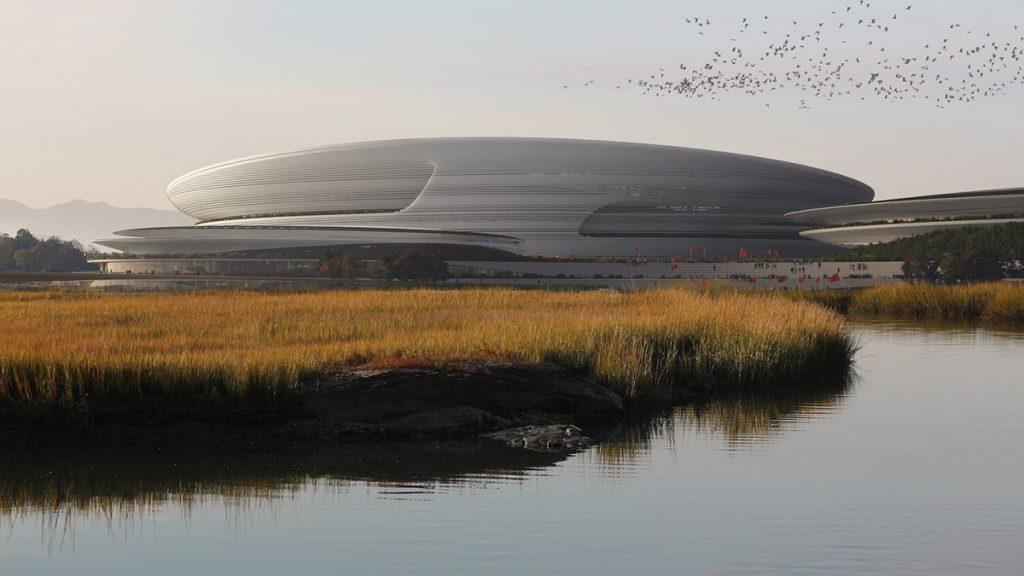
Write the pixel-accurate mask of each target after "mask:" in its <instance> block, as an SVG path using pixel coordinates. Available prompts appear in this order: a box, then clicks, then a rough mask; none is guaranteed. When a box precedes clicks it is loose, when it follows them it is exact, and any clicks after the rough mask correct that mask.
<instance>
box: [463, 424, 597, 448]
mask: <svg viewBox="0 0 1024 576" xmlns="http://www.w3.org/2000/svg"><path fill="white" fill-rule="evenodd" d="M482 436H483V437H484V438H488V439H490V440H496V441H498V442H501V443H503V444H505V445H506V446H509V447H511V448H525V449H527V450H533V451H535V452H564V451H573V450H582V449H583V448H586V447H588V446H590V445H591V444H592V442H593V441H592V440H591V439H590V438H588V437H587V436H584V435H583V431H582V430H580V429H579V428H577V427H576V426H573V425H571V424H552V425H548V426H523V427H520V428H511V429H509V430H499V431H497V432H490V433H488V434H482Z"/></svg>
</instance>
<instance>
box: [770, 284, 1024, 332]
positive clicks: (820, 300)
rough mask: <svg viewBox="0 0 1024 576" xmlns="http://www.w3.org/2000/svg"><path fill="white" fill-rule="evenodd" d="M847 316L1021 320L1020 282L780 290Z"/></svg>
mask: <svg viewBox="0 0 1024 576" xmlns="http://www.w3.org/2000/svg"><path fill="white" fill-rule="evenodd" d="M780 294H784V295H785V296H787V297H789V298H792V299H794V300H803V301H810V302H814V303H816V304H820V305H822V306H825V307H828V308H830V309H832V310H836V311H838V312H842V313H843V314H847V315H849V316H853V317H856V316H875V317H878V316H882V317H892V318H913V319H926V320H982V321H985V322H995V323H1007V324H1010V323H1021V322H1024V283H1011V282H988V283H982V284H964V285H958V286H944V285H935V284H889V285H886V286H876V287H872V288H865V289H863V290H850V291H833V290H822V291H814V292H782V293H780Z"/></svg>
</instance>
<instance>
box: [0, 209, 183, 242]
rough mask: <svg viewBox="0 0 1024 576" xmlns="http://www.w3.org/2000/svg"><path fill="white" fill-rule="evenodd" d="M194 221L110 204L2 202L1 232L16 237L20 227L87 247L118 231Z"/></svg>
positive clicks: (172, 213) (171, 212)
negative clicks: (41, 205) (36, 205)
mask: <svg viewBox="0 0 1024 576" xmlns="http://www.w3.org/2000/svg"><path fill="white" fill-rule="evenodd" d="M194 222H195V220H193V219H192V218H189V217H188V216H186V215H184V214H182V213H181V212H178V211H177V210H159V209H156V208H118V207H116V206H111V205H110V204H107V203H106V202H86V201H85V200H72V201H71V202H66V203H64V204H57V205H56V206H50V207H49V208H29V207H28V206H25V205H24V204H22V203H21V202H17V201H15V200H5V199H0V233H4V232H6V233H7V234H10V235H12V236H13V235H14V233H15V232H17V231H18V229H19V228H27V229H29V230H30V231H31V232H32V234H33V235H35V236H36V237H38V238H42V237H45V236H59V237H61V238H63V239H64V240H78V241H79V242H81V243H82V245H83V246H85V247H86V248H89V247H90V246H91V245H92V243H93V242H95V241H96V240H100V239H102V238H110V237H111V236H112V235H113V232H114V231H115V230H124V229H126V228H145V227H151V226H186V225H189V224H192V223H194ZM100 248H102V247H100Z"/></svg>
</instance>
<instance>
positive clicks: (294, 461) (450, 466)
mask: <svg viewBox="0 0 1024 576" xmlns="http://www.w3.org/2000/svg"><path fill="white" fill-rule="evenodd" d="M852 329H853V330H854V332H855V333H856V334H857V337H858V338H859V339H860V341H861V343H862V346H863V347H862V350H861V352H860V354H859V356H858V360H857V366H858V373H859V379H858V380H857V381H856V382H854V383H852V384H850V385H848V386H836V387H835V388H834V389H833V390H827V391H822V392H819V393H816V394H813V395H808V396H805V397H801V398H792V397H790V398H769V399H761V400H757V401H753V400H748V401H746V402H743V403H739V402H730V401H724V402H718V403H713V404H707V405H703V406H700V407H690V408H684V409H679V410H677V411H675V412H674V413H672V414H670V415H667V416H665V417H663V418H655V419H652V420H650V421H645V422H640V423H635V424H631V425H630V426H627V427H626V428H624V429H623V430H622V431H620V432H619V433H618V435H617V436H615V437H614V438H613V439H611V440H609V441H608V442H606V443H605V444H603V445H601V446H598V447H596V448H594V449H591V450H589V451H587V452H583V453H580V454H576V455H573V456H570V457H567V458H565V457H559V456H552V455H545V454H533V453H528V452H520V451H512V450H508V451H505V450H499V451H485V452H480V451H478V450H476V449H475V448H476V447H475V446H473V445H454V446H453V445H449V446H445V447H444V448H443V449H439V450H437V451H432V450H431V451H424V450H423V447H422V446H416V445H408V446H387V447H378V448H376V449H359V450H354V449H353V450H342V451H336V452H332V453H327V454H325V453H315V454H275V455H262V456H261V455H246V456H241V455H237V454H235V455H204V456H202V457H197V456H194V455H187V454H184V455H182V454H179V455H162V456H150V457H146V458H140V457H138V456H134V457H129V456H124V455H119V456H107V457H98V456H94V455H77V456H73V457H66V456H65V457H54V456H42V455H40V456H38V457H33V458H30V459H28V460H19V461H10V462H3V463H2V464H0V466H2V467H0V574H3V575H5V576H6V575H14V574H67V573H72V572H73V573H74V574H76V575H78V576H81V575H87V574H143V573H167V574H171V573H195V574H286V573H287V574H305V573H308V574H322V573H323V574H328V573H329V574H336V573H347V574H390V573H394V574H399V573H401V574H406V573H410V572H415V573H418V574H478V573H482V572H491V573H509V574H523V573H551V574H569V573H572V574H588V575H589V574H626V573H633V574H652V573H671V574H680V573H714V574H740V573H758V574H761V573H778V574H856V573H886V574H934V573H948V574H985V573H991V574H1011V573H1013V574H1020V573H1024V333H1022V332H1017V333H1013V332H998V331H989V330H984V329H977V328H962V327H961V328H930V327H921V326H914V325H902V326H901V325H891V324H875V325H864V324H861V325H856V326H854V327H853V328H852Z"/></svg>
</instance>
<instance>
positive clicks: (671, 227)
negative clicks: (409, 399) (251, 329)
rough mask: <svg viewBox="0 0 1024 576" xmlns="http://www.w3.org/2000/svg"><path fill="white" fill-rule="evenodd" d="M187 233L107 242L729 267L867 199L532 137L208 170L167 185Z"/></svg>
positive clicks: (782, 247)
mask: <svg viewBox="0 0 1024 576" xmlns="http://www.w3.org/2000/svg"><path fill="white" fill-rule="evenodd" d="M167 193H168V197H169V198H170V200H171V202H172V203H174V205H175V206H177V207H178V208H179V209H180V210H181V211H182V212H184V213H186V214H188V215H190V216H192V217H194V218H196V219H197V220H199V222H198V223H197V224H196V225H194V226H186V227H172V228H143V229H135V230H124V231H120V232H116V233H115V234H116V236H117V237H116V238H112V239H106V240H100V241H97V243H98V244H102V245H104V246H107V247H110V248H114V249H117V250H122V251H124V252H126V253H129V254H135V255H149V256H161V255H210V254H223V253H239V252H246V251H265V250H274V249H301V248H311V247H329V246H344V245H403V244H404V245H408V244H414V245H415V244H429V245H432V246H433V245H452V246H473V247H482V248H489V249H497V250H501V251H505V252H509V253H516V254H521V255H527V256H548V257H563V258H565V257H580V258H584V257H609V258H615V257H632V256H636V255H638V254H640V255H643V256H646V257H670V258H671V257H679V256H685V255H687V254H688V253H691V252H692V251H693V250H700V252H701V254H703V255H705V256H707V257H719V258H736V257H737V256H738V255H739V254H740V253H741V251H745V252H747V253H751V254H761V253H763V252H764V251H766V250H770V251H772V252H773V253H777V254H779V255H781V256H783V257H793V258H796V257H810V256H814V255H817V254H821V253H823V252H825V251H828V250H829V249H831V247H830V246H829V245H828V244H825V243H823V242H820V241H819V238H816V237H813V236H807V235H801V231H802V230H804V229H805V228H806V227H807V226H806V224H804V223H803V222H802V221H801V220H800V219H793V218H787V217H786V216H785V215H786V214H787V213H794V212H796V213H800V214H806V213H808V211H812V210H813V209H820V208H824V207H829V206H835V205H843V204H857V205H862V204H863V203H866V202H870V201H871V200H872V198H873V197H874V192H873V191H872V189H871V188H870V187H868V186H866V185H865V184H862V183H861V182H858V181H856V180H853V179H851V178H848V177H846V176H842V175H839V174H835V173H832V172H827V171H825V170H820V169H817V168H811V167H807V166H801V165H798V164H791V163H788V162H781V161H777V160H768V159H764V158H757V157H752V156H743V155H739V154H730V153H725V152H714V151H708V150H698V149H691V148H678V147H672V146H656V145H648V144H631V143H620V142H604V141H591V140H563V139H538V138H439V139H413V140H391V141H380V142H364V143H356V144H343V145H337V146H328V147H322V148H314V149H309V150H301V151H297V152H288V153H282V154H270V155H265V156H256V157H252V158H244V159H241V160H234V161H230V162H224V163H221V164H216V165H213V166H209V167H206V168H202V169H199V170H196V171H194V172H190V173H188V174H185V175H184V176H181V177H180V178H178V179H176V180H174V181H173V182H171V184H170V186H169V187H168V190H167Z"/></svg>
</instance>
